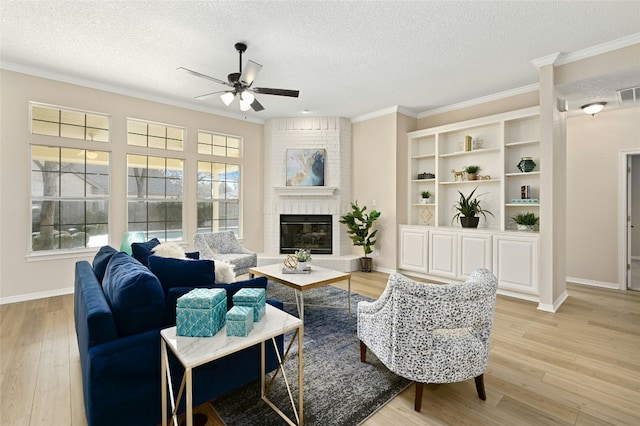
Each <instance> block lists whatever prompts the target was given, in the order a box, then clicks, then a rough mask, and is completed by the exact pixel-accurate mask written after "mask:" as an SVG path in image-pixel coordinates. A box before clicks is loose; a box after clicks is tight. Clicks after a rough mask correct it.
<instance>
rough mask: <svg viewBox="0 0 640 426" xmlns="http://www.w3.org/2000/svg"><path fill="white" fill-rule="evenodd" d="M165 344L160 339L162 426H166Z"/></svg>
mask: <svg viewBox="0 0 640 426" xmlns="http://www.w3.org/2000/svg"><path fill="white" fill-rule="evenodd" d="M166 356H167V344H166V343H165V341H164V339H160V376H161V378H160V383H161V388H162V426H167V361H166Z"/></svg>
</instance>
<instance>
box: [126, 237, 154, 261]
mask: <svg viewBox="0 0 640 426" xmlns="http://www.w3.org/2000/svg"><path fill="white" fill-rule="evenodd" d="M157 245H160V240H158V239H157V238H152V239H150V240H149V241H147V242H146V243H131V255H132V256H133V257H134V258H135V259H136V260H137V261H138V262H140V263H142V264H143V265H144V266H146V267H147V268H148V267H149V256H151V254H152V253H151V249H152V248H154V247H155V246H157Z"/></svg>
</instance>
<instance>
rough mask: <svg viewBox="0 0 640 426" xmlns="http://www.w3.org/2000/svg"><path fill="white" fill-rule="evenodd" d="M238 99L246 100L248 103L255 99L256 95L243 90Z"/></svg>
mask: <svg viewBox="0 0 640 426" xmlns="http://www.w3.org/2000/svg"><path fill="white" fill-rule="evenodd" d="M240 100H241V101H244V102H248V103H249V104H252V103H253V101H255V100H256V97H255V96H253V93H251V92H247V91H246V90H245V91H244V92H242V94H240Z"/></svg>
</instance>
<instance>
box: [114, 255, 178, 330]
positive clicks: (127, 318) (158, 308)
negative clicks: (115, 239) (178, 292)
mask: <svg viewBox="0 0 640 426" xmlns="http://www.w3.org/2000/svg"><path fill="white" fill-rule="evenodd" d="M102 288H103V290H104V294H105V297H106V298H107V302H109V306H111V311H112V313H113V317H114V320H115V323H116V329H117V330H118V335H119V336H121V337H123V336H131V335H134V334H137V333H142V332H145V331H148V330H152V329H154V328H158V327H161V326H162V325H163V319H164V307H165V295H164V291H163V289H162V285H161V284H160V281H159V280H158V278H157V277H156V276H155V275H153V274H152V273H151V271H149V269H147V268H145V267H144V266H143V265H142V264H140V262H138V261H137V260H135V259H134V258H132V257H131V256H129V255H128V254H126V253H124V252H120V253H116V254H114V255H113V256H112V257H111V260H110V261H109V264H108V265H107V271H106V273H105V276H104V280H103V281H102Z"/></svg>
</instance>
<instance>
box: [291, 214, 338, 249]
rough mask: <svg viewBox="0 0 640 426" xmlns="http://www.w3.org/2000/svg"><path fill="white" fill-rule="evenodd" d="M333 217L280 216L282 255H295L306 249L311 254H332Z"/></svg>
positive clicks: (321, 215) (322, 215)
mask: <svg viewBox="0 0 640 426" xmlns="http://www.w3.org/2000/svg"><path fill="white" fill-rule="evenodd" d="M332 241H333V236H332V223H331V215H328V214H319V215H307V214H283V215H280V253H281V254H293V253H295V251H296V250H298V249H301V248H304V249H307V250H310V251H311V254H332V253H333V245H332V244H333V242H332Z"/></svg>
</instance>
